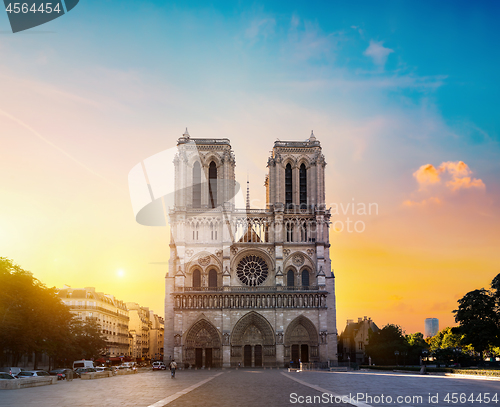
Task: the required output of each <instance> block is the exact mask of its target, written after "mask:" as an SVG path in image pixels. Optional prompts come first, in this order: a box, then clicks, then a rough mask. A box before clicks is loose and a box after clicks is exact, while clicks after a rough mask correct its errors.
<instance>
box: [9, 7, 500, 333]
mask: <svg viewBox="0 0 500 407" xmlns="http://www.w3.org/2000/svg"><path fill="white" fill-rule="evenodd" d="M499 9H500V3H498V2H493V1H479V2H466V1H439V2H430V1H429V2H420V1H419V2H409V1H377V2H376V1H366V2H352V1H322V2H303V1H287V2H266V3H263V2H261V3H258V2H254V3H249V2H211V3H207V2H201V1H200V2H189V1H183V2H178V3H172V2H160V1H158V2H154V1H135V2H133V1H88V0H81V1H80V3H79V4H78V6H77V7H75V8H74V9H73V10H72V11H70V12H69V13H68V14H67V15H65V16H63V17H61V18H58V19H56V20H54V21H52V22H50V23H48V24H45V25H43V26H40V27H37V28H34V29H32V30H29V31H26V32H21V33H17V34H12V33H11V32H9V31H10V28H9V25H8V19H7V15H6V14H5V13H4V14H2V13H0V142H1V143H2V145H3V147H4V148H3V153H0V171H2V173H3V174H9V176H7V177H6V178H4V180H3V181H2V184H0V198H1V199H3V207H2V209H3V215H2V216H0V247H5V248H6V249H5V253H3V254H2V253H0V255H4V256H7V257H10V258H13V259H14V260H15V261H17V262H18V263H19V264H20V265H21V266H24V267H26V268H29V269H31V270H33V271H34V272H35V274H37V271H38V273H39V278H41V279H42V280H44V281H47V283H48V284H49V285H58V286H62V284H70V285H73V286H77V285H81V286H85V285H89V282H88V281H85V278H84V277H88V278H95V279H99V278H100V276H102V275H103V273H104V271H103V270H104V269H105V270H115V269H116V268H120V269H124V270H126V271H128V276H129V279H130V280H129V283H128V284H129V285H127V286H125V285H122V286H119V285H117V283H116V281H115V282H114V283H115V284H112V281H113V280H112V279H111V277H110V279H109V280H105V281H104V280H103V282H102V283H101V288H100V289H101V290H108V291H109V292H113V290H115V291H117V292H116V295H118V297H120V295H121V296H122V299H124V300H127V301H138V302H143V303H147V302H148V301H150V299H151V298H155V300H154V301H155V302H154V304H152V305H151V307H152V308H154V309H158V310H161V308H162V305H161V304H162V302H163V297H162V292H161V291H162V290H161V285H159V291H158V292H157V293H156V294H155V295H148V294H138V293H134V294H133V295H134V296H132V294H130V292H129V291H128V288H126V287H129V286H130V284H131V283H130V282H132V285H134V284H135V286H137V284H139V283H138V282H137V281H139V280H140V279H141V278H142V277H143V276H144V275H148V276H150V279H157V278H161V275H162V274H163V272H162V271H161V270H159V269H158V268H151V267H150V266H145V265H147V264H149V262H154V261H165V252H164V248H165V247H166V244H165V243H162V244H160V243H158V242H157V241H156V237H158V235H157V234H158V233H159V232H151V231H150V230H146V229H147V228H144V227H141V226H140V225H136V224H134V219H133V216H132V211H131V206H130V200H129V198H128V186H127V174H128V171H129V170H130V169H131V168H132V167H133V166H135V165H136V164H137V163H138V162H140V161H141V160H143V159H145V158H147V157H149V156H151V155H153V154H156V153H158V152H160V151H163V150H164V149H167V148H171V147H172V146H173V145H175V140H176V139H177V138H178V137H179V136H180V135H181V134H182V132H183V131H184V128H185V127H186V126H187V127H188V128H189V130H190V133H191V135H192V136H193V137H229V138H230V139H231V142H232V146H233V149H234V151H235V155H236V160H237V168H236V171H237V173H236V175H237V178H238V180H239V181H240V182H242V181H243V182H244V181H245V179H246V175H247V173H249V175H250V183H251V193H252V198H253V199H255V206H262V201H263V199H264V188H263V187H262V184H263V179H264V176H265V173H266V167H265V165H266V162H267V155H268V152H269V150H270V149H271V148H272V142H273V141H274V140H275V139H276V138H280V139H305V138H307V137H308V136H309V134H310V131H311V129H314V131H315V134H316V135H317V137H318V139H319V140H320V141H321V142H322V145H323V148H324V152H325V156H326V159H327V162H328V166H327V191H328V193H327V201H329V202H350V201H351V199H352V198H353V197H355V199H356V201H364V202H377V203H379V206H380V216H378V217H376V218H374V219H371V220H369V221H367V222H368V223H367V232H366V233H365V234H363V236H357V237H353V236H345V235H343V236H340V237H337V236H333V235H332V236H331V238H332V241H333V244H332V258H333V259H334V263H335V264H336V267H337V268H336V275H337V279H338V284H339V287H340V288H339V291H338V298H339V312H340V315H341V317H340V321H342V319H344V316H345V317H348V318H355V317H356V316H361V315H366V313H365V312H366V309H369V310H373V312H372V316H373V317H374V318H375V317H377V316H378V318H379V319H378V320H376V322H377V323H379V324H382V325H383V324H384V323H386V322H396V323H398V322H399V323H401V324H402V325H404V323H405V321H406V319H405V312H408V311H409V310H410V309H411V307H412V305H411V304H417V303H418V299H417V298H418V296H417V294H416V293H415V294H412V293H411V292H409V291H406V294H402V295H401V296H400V297H401V298H399V297H397V298H396V299H395V298H393V297H394V296H393V294H391V291H390V290H394V289H395V288H394V286H391V287H389V288H387V287H386V288H384V287H383V286H380V287H378V286H377V282H376V281H375V279H376V276H377V273H379V272H381V270H383V269H384V267H385V268H386V269H387V267H386V265H387V264H391V265H392V266H391V267H392V269H391V270H397V272H396V271H394V273H396V274H395V275H394V277H393V278H390V280H391V281H392V282H393V283H394V284H398V281H399V279H400V277H399V274H401V273H402V274H404V275H412V273H414V274H415V275H418V276H419V277H418V278H419V279H422V278H425V279H432V278H434V276H435V275H436V273H437V270H439V274H442V278H443V279H446V278H448V279H455V280H456V276H460V278H459V280H460V281H462V282H463V284H462V285H460V284H458V282H454V283H453V284H451V285H450V287H449V288H448V289H447V290H448V291H446V292H444V293H443V292H442V291H439V290H438V289H437V288H434V289H435V290H436V292H435V297H437V296H441V295H442V296H444V300H443V303H445V305H439V304H437V303H436V304H437V305H436V304H434V305H432V304H431V305H429V307H428V308H425V307H426V305H425V304H420V306H419V307H417V308H419V309H422V313H427V314H426V315H424V314H422V315H420V314H419V315H418V318H420V319H421V320H422V321H423V318H424V317H427V316H432V315H428V314H429V313H430V312H434V311H432V310H435V312H436V313H437V314H439V313H442V316H441V318H442V319H444V318H447V320H448V322H449V321H450V320H451V317H450V310H451V309H452V307H453V306H454V304H456V296H457V295H459V294H460V293H461V294H462V295H463V294H464V293H465V292H466V291H467V290H468V289H474V288H477V286H485V285H487V284H488V282H489V281H490V280H491V278H493V277H494V274H496V273H497V272H498V267H496V268H495V266H494V264H498V260H500V259H499V258H498V256H499V255H498V254H496V252H497V251H498V250H497V248H498V243H499V241H498V240H499V236H498V225H499V224H500V218H499V209H498V208H499V207H500V205H499V197H500V183H499V179H500V177H499V175H500V159H499V158H500V147H499V142H500V134H499V128H500V116H499V114H498V110H499V102H498V95H499V94H500V89H499V87H500V85H499V83H500V81H499V73H498V72H499V70H498V67H499V66H500V51H499V49H500V48H499V46H498V39H499V38H500V27H499V24H498V16H499V15H500V14H499V11H500V10H499ZM30 129H31V130H30ZM458 161H463V162H465V163H466V164H467V166H468V168H469V169H470V171H471V174H469V175H470V177H471V183H470V185H473V180H474V179H479V180H481V182H482V183H483V184H482V185H483V186H484V188H477V187H467V188H463V189H462V190H460V191H451V190H450V189H449V188H448V189H446V186H445V185H444V178H443V182H442V183H441V184H440V187H441V188H442V189H440V190H437V189H435V190H432V191H431V190H427V192H426V191H424V189H425V188H423V186H422V185H420V184H419V182H420V181H419V179H418V176H417V175H415V174H419V173H418V170H419V169H420V168H421V166H423V165H426V164H432V165H433V166H434V168H435V169H436V172H439V171H441V173H440V174H444V172H443V171H445V170H444V169H443V170H440V169H439V168H451V167H450V165H449V164H446V163H449V162H458ZM442 164H445V165H443V166H442V167H440V165H442ZM478 184H479V181H478V182H477V183H476V185H478ZM60 185H63V186H64V188H56V186H60ZM436 188H437V186H436ZM466 189H467V190H466ZM431 192H432V193H431ZM425 193H428V195H425ZM32 202H36V210H33V207H32V206H30V203H32ZM405 202H406V203H409V204H408V205H406V206H404V203H405ZM436 202H439V203H440V204H439V205H436V206H435V207H431V206H432V205H431V204H432V203H436ZM410 204H411V205H413V206H411V205H410ZM410 206H411V207H410ZM104 208H105V210H104ZM418 208H420V209H418ZM21 213H22V215H21ZM61 213H62V214H65V215H64V216H63V217H60V214H61ZM75 213H76V214H78V216H76V215H74V214H75ZM26 214H28V215H26ZM110 214H112V216H111V215H110ZM56 218H57V220H56ZM370 222H371V223H370ZM20 225H24V227H20ZM2 228H3V230H4V231H5V233H4V234H3V235H2V233H1V230H2ZM80 229H83V230H85V232H82V233H81V235H79V237H78V239H79V240H77V241H74V240H73V238H69V237H68V236H73V235H74V234H75V230H80ZM48 230H49V231H50V233H51V236H54V239H55V240H54V241H46V242H45V240H43V237H44V236H46V234H47V231H48ZM14 235H15V236H16V238H13V237H12V236H14ZM96 235H99V238H98V239H95V236H96ZM40 239H42V240H43V241H44V242H45V243H44V244H43V245H40V244H39V242H40ZM74 239H77V237H75V238H74ZM106 242H113V243H112V244H111V246H112V248H110V247H109V244H108V243H106ZM26 246H27V247H32V248H35V249H33V252H28V251H26V250H25V248H24V247H26ZM76 247H79V248H80V247H81V250H80V249H78V250H77V249H76ZM360 247H363V248H365V251H364V252H363V253H365V256H367V257H366V259H367V260H366V264H365V263H363V262H361V263H360V262H359V260H358V256H359V250H360V249H359V248H360ZM134 248H136V250H135V251H134ZM457 248H460V250H459V249H457ZM356 251H358V253H357V252H356ZM89 252H92V253H93V256H92V257H89V256H88V253H89ZM62 253H66V254H65V255H63V254H62ZM366 253H368V254H366ZM369 253H372V254H373V253H378V254H376V255H375V254H373V256H379V259H382V260H383V261H382V260H381V263H380V265H379V266H377V267H378V268H377V270H376V271H375V270H371V268H370V267H371V265H372V264H375V263H376V262H375V261H374V259H373V258H371V257H370V255H369ZM380 253H384V255H383V256H382V255H380ZM457 253H459V254H460V256H465V257H464V258H463V259H462V261H461V262H460V264H455V263H454V261H455V260H456V259H457ZM380 256H382V257H380ZM460 256H458V257H460ZM56 258H57V259H59V260H57V261H58V263H57V265H56V264H55V263H54V262H55V260H54V259H56ZM63 258H65V259H66V260H64V261H63V260H61V259H63ZM408 259H410V260H408ZM412 259H413V260H412ZM415 259H418V260H415ZM478 259H481V261H486V262H489V263H487V264H483V263H481V262H479V260H478ZM476 260H477V264H476V263H475V261H476ZM384 262H385V263H384ZM412 262H413V263H412ZM420 262H422V264H421V263H420ZM495 262H496V263H495ZM417 263H418V264H419V267H420V268H418V269H417V268H415V267H416V266H415V267H414V265H413V264H417ZM443 264H445V265H444V266H443ZM144 267H146V268H147V267H150V268H147V270H145V269H144ZM476 268H480V269H481V272H478V271H477V270H476ZM88 270H94V271H93V273H94V274H92V273H91V274H89V272H88ZM441 270H445V271H442V273H441ZM495 270H496V272H495ZM392 272H393V271H388V272H387V273H392ZM145 273H146V274H145ZM398 273H399V274H398ZM62 275H64V276H66V277H65V278H62V277H61V276H62ZM158 276H160V277H158ZM360 278H363V279H364V281H366V282H367V284H366V285H367V287H369V286H372V287H373V286H377V287H378V288H377V289H378V290H380V296H381V297H382V298H386V299H387V306H385V305H384V306H381V305H379V302H377V301H378V300H377V299H376V298H375V297H370V295H372V294H370V293H369V292H366V293H365V294H366V295H367V296H368V297H369V298H373V301H375V302H369V301H368V302H366V303H363V304H359V303H358V304H355V303H353V302H350V299H349V298H348V296H347V295H346V294H344V293H349V292H352V290H354V287H356V285H357V281H358V280H359V279H360ZM134 279H137V280H134ZM93 284H95V285H99V284H98V283H93ZM123 284H124V283H123ZM400 284H401V287H403V286H407V285H408V284H410V285H411V284H412V283H411V282H408V280H405V279H402V280H401V281H400ZM119 287H122V288H119ZM401 287H399V288H397V289H401V290H403V288H401ZM98 288H99V287H98ZM120 290H123V291H120ZM146 291H147V288H145V292H146ZM403 291H404V290H403ZM121 292H122V293H123V294H120V293H121ZM457 293H458V294H457ZM128 295H130V296H128ZM141 295H142V297H141ZM375 304H378V305H375ZM380 307H381V308H380ZM384 307H385V308H384ZM433 307H434V308H433ZM398 310H399V311H398ZM403 310H404V311H405V312H403ZM415 312H417V311H415ZM417 314H418V312H417ZM437 314H436V315H437ZM440 315H441V314H440ZM438 316H439V315H438ZM384 318H385V319H384ZM416 318H417V317H416ZM420 319H419V320H420ZM415 321H416V320H415ZM339 328H340V326H339ZM408 328H409V329H410V330H416V329H417V328H418V325H417V323H416V322H415V323H414V325H409V326H408Z"/></svg>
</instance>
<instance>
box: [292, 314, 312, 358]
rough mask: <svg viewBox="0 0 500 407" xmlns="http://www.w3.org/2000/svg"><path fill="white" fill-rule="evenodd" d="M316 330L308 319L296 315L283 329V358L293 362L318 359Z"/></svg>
mask: <svg viewBox="0 0 500 407" xmlns="http://www.w3.org/2000/svg"><path fill="white" fill-rule="evenodd" d="M318 345H319V343H318V331H317V330H316V327H315V326H314V324H313V323H312V322H311V320H310V319H308V318H306V317H305V316H303V315H300V316H298V317H297V318H295V319H294V320H293V321H292V322H290V325H288V327H287V329H286V331H285V358H286V359H288V360H289V361H291V362H293V363H294V364H298V363H299V361H300V362H302V363H308V362H315V361H319V352H318Z"/></svg>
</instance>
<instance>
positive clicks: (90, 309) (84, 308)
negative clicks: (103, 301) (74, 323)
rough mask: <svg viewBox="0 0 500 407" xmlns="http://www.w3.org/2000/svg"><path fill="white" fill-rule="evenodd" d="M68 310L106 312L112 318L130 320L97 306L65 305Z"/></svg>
mask: <svg viewBox="0 0 500 407" xmlns="http://www.w3.org/2000/svg"><path fill="white" fill-rule="evenodd" d="M66 306H67V307H68V308H69V309H71V310H79V309H81V310H86V311H101V312H106V313H108V314H111V315H113V316H117V317H120V318H123V319H126V320H127V321H128V320H129V319H130V318H129V317H127V316H125V315H122V314H120V313H118V312H116V311H111V310H109V309H106V308H103V307H99V306H97V305H66Z"/></svg>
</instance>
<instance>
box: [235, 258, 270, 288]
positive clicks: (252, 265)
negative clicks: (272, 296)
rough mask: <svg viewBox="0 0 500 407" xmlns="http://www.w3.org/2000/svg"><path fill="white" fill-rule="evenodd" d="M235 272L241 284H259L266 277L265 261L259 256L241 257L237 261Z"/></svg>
mask: <svg viewBox="0 0 500 407" xmlns="http://www.w3.org/2000/svg"><path fill="white" fill-rule="evenodd" d="M236 274H237V275H238V278H239V279H240V280H241V282H242V283H243V284H246V285H249V286H256V285H260V284H262V283H263V282H264V281H265V279H266V278H267V274H268V267H267V263H266V262H265V261H264V259H262V258H261V257H259V256H254V255H250V256H246V257H243V258H242V259H241V260H240V262H239V263H238V267H237V268H236Z"/></svg>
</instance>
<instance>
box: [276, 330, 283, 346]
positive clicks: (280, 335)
mask: <svg viewBox="0 0 500 407" xmlns="http://www.w3.org/2000/svg"><path fill="white" fill-rule="evenodd" d="M276 343H277V344H282V343H283V332H278V333H277V334H276Z"/></svg>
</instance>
